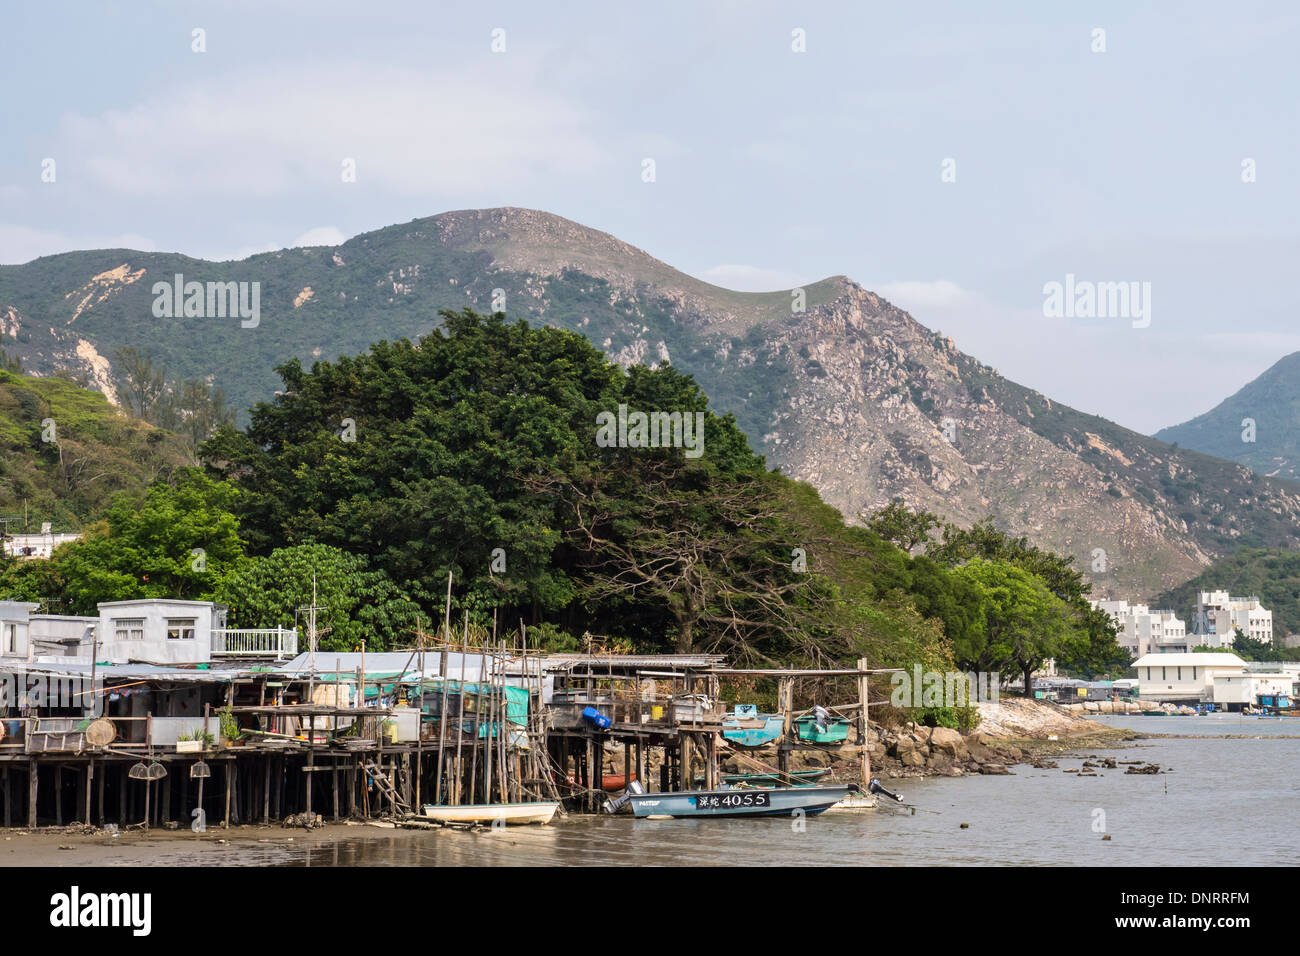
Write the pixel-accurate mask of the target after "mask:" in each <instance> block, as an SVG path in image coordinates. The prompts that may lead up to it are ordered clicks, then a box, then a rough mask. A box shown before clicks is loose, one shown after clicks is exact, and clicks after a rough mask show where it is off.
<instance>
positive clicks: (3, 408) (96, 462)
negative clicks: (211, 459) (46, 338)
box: [0, 370, 188, 532]
mask: <svg viewBox="0 0 1300 956" xmlns="http://www.w3.org/2000/svg"><path fill="white" fill-rule="evenodd" d="M47 438H48V439H51V440H48V441H47V440H46V439H47ZM187 457H188V455H187V453H186V451H185V450H184V448H183V445H182V443H181V442H180V440H179V439H178V438H177V437H176V436H174V435H171V434H169V433H167V432H164V431H161V430H160V429H157V428H154V427H152V426H151V425H146V424H145V423H144V422H140V421H136V420H135V419H132V418H130V417H128V416H127V415H125V414H123V413H122V412H121V411H119V410H118V409H116V408H114V407H113V406H112V405H110V404H109V403H108V400H107V399H105V398H104V396H103V395H102V394H100V393H99V392H96V391H91V390H89V389H86V388H82V387H80V386H79V385H77V384H76V383H75V382H73V381H71V380H69V379H65V378H61V377H50V378H39V377H35V376H30V375H22V374H16V373H14V372H12V371H8V370H0V518H7V519H10V525H9V528H10V531H13V532H16V531H20V530H22V529H23V528H24V512H25V513H26V516H27V520H28V521H29V525H28V526H29V527H30V528H32V529H34V530H35V529H39V527H40V523H41V522H42V521H50V522H52V523H53V524H54V526H55V529H56V530H69V529H76V528H79V527H81V526H82V525H83V524H85V523H86V522H87V521H91V520H93V519H95V518H96V517H97V516H98V515H99V514H100V513H101V512H102V511H103V509H104V508H105V507H106V505H107V504H108V501H109V499H110V498H112V496H113V495H115V494H116V493H117V492H119V491H131V492H140V493H143V491H144V488H145V487H146V486H147V485H148V484H149V482H151V481H152V480H153V479H154V478H156V477H158V476H159V475H161V474H164V473H167V472H169V471H171V470H172V469H174V468H176V467H178V466H180V465H183V464H185V463H186V460H187Z"/></svg>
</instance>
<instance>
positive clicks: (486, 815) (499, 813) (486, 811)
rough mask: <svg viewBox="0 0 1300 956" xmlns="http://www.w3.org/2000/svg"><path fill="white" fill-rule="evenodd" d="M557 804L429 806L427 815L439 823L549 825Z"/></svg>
mask: <svg viewBox="0 0 1300 956" xmlns="http://www.w3.org/2000/svg"><path fill="white" fill-rule="evenodd" d="M559 809H560V805H559V804H558V803H482V804H466V805H457V806H432V805H426V806H425V808H424V815H425V816H426V817H428V818H429V819H430V820H437V821H438V822H440V823H479V824H483V825H485V826H491V825H492V824H494V823H496V822H497V821H498V820H500V821H502V822H503V823H505V824H506V825H507V826H522V825H524V824H529V823H550V822H551V820H552V819H553V818H554V816H555V814H556V811H558V810H559Z"/></svg>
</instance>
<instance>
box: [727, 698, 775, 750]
mask: <svg viewBox="0 0 1300 956" xmlns="http://www.w3.org/2000/svg"><path fill="white" fill-rule="evenodd" d="M783 733H785V718H784V717H782V716H781V715H780V714H760V713H759V712H758V707H756V706H755V705H754V704H737V705H736V706H735V709H733V710H732V711H731V713H729V714H724V715H723V717H722V736H723V738H724V739H725V740H726V741H727V742H728V743H731V744H735V745H736V746H737V747H764V746H766V745H768V744H770V743H775V742H776V741H777V740H780V739H781V735H782V734H783Z"/></svg>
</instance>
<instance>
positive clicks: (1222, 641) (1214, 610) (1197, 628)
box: [1193, 591, 1273, 647]
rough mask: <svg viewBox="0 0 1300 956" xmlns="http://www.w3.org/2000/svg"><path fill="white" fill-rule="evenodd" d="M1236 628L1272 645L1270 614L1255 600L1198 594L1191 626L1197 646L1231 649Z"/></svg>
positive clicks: (1226, 595)
mask: <svg viewBox="0 0 1300 956" xmlns="http://www.w3.org/2000/svg"><path fill="white" fill-rule="evenodd" d="M1238 629H1240V630H1241V632H1242V633H1243V634H1245V635H1247V636H1248V637H1252V638H1254V639H1255V640H1257V641H1262V642H1263V643H1265V644H1272V643H1273V612H1272V611H1269V610H1266V609H1265V608H1263V607H1261V606H1260V603H1259V598H1257V597H1232V596H1231V595H1229V594H1228V592H1227V591H1200V592H1198V593H1197V595H1196V620H1195V622H1194V625H1193V631H1194V633H1195V636H1196V638H1197V641H1196V643H1197V646H1206V647H1232V644H1233V641H1234V640H1235V637H1236V631H1237V630H1238Z"/></svg>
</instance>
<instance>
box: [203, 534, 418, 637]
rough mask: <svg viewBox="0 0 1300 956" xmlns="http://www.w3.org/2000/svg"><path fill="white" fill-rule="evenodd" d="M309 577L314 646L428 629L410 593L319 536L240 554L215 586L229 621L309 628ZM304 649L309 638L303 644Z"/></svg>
mask: <svg viewBox="0 0 1300 956" xmlns="http://www.w3.org/2000/svg"><path fill="white" fill-rule="evenodd" d="M313 585H314V587H315V593H314V599H315V602H316V607H317V608H319V609H320V610H318V611H317V614H316V629H317V634H318V637H319V643H318V646H319V647H321V648H322V649H325V650H337V651H352V650H357V649H359V648H360V646H361V642H362V641H365V642H366V646H367V648H368V649H370V650H375V651H382V650H387V649H388V648H390V647H396V646H404V645H409V644H412V643H413V642H414V641H415V639H416V637H417V636H418V634H419V633H420V632H421V631H427V630H429V621H428V618H427V617H426V616H425V615H424V614H423V613H422V612H421V611H420V608H419V605H418V604H417V603H416V602H414V601H413V600H412V599H411V597H410V596H409V595H407V594H404V593H403V592H402V591H401V589H400V588H398V587H397V586H396V585H394V584H393V583H392V581H390V580H389V578H388V576H387V575H386V574H385V573H384V572H382V571H376V570H372V569H371V568H369V567H368V566H367V562H366V560H365V559H364V558H362V557H359V556H358V555H354V554H348V553H347V552H345V551H340V550H339V549H338V548H333V547H330V546H329V545H324V544H304V545H295V546H293V547H288V548H276V549H275V550H274V551H272V552H271V553H270V554H268V555H265V556H260V557H250V558H244V559H243V560H241V561H239V562H238V563H237V564H236V565H235V567H234V568H232V569H231V570H230V571H229V572H228V573H227V574H225V575H223V576H222V578H221V580H220V581H219V582H218V583H217V585H216V588H215V590H214V592H213V597H214V599H215V600H218V601H220V602H222V603H223V604H226V605H228V606H229V608H230V618H229V620H230V624H231V626H232V627H291V626H295V625H296V626H299V627H301V628H302V633H303V635H304V637H306V635H307V620H308V615H307V612H306V611H305V610H304V611H302V612H301V613H299V610H298V609H305V608H308V607H310V606H311V605H312V601H313ZM300 649H301V650H305V649H306V644H305V643H303V644H301V645H300Z"/></svg>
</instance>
